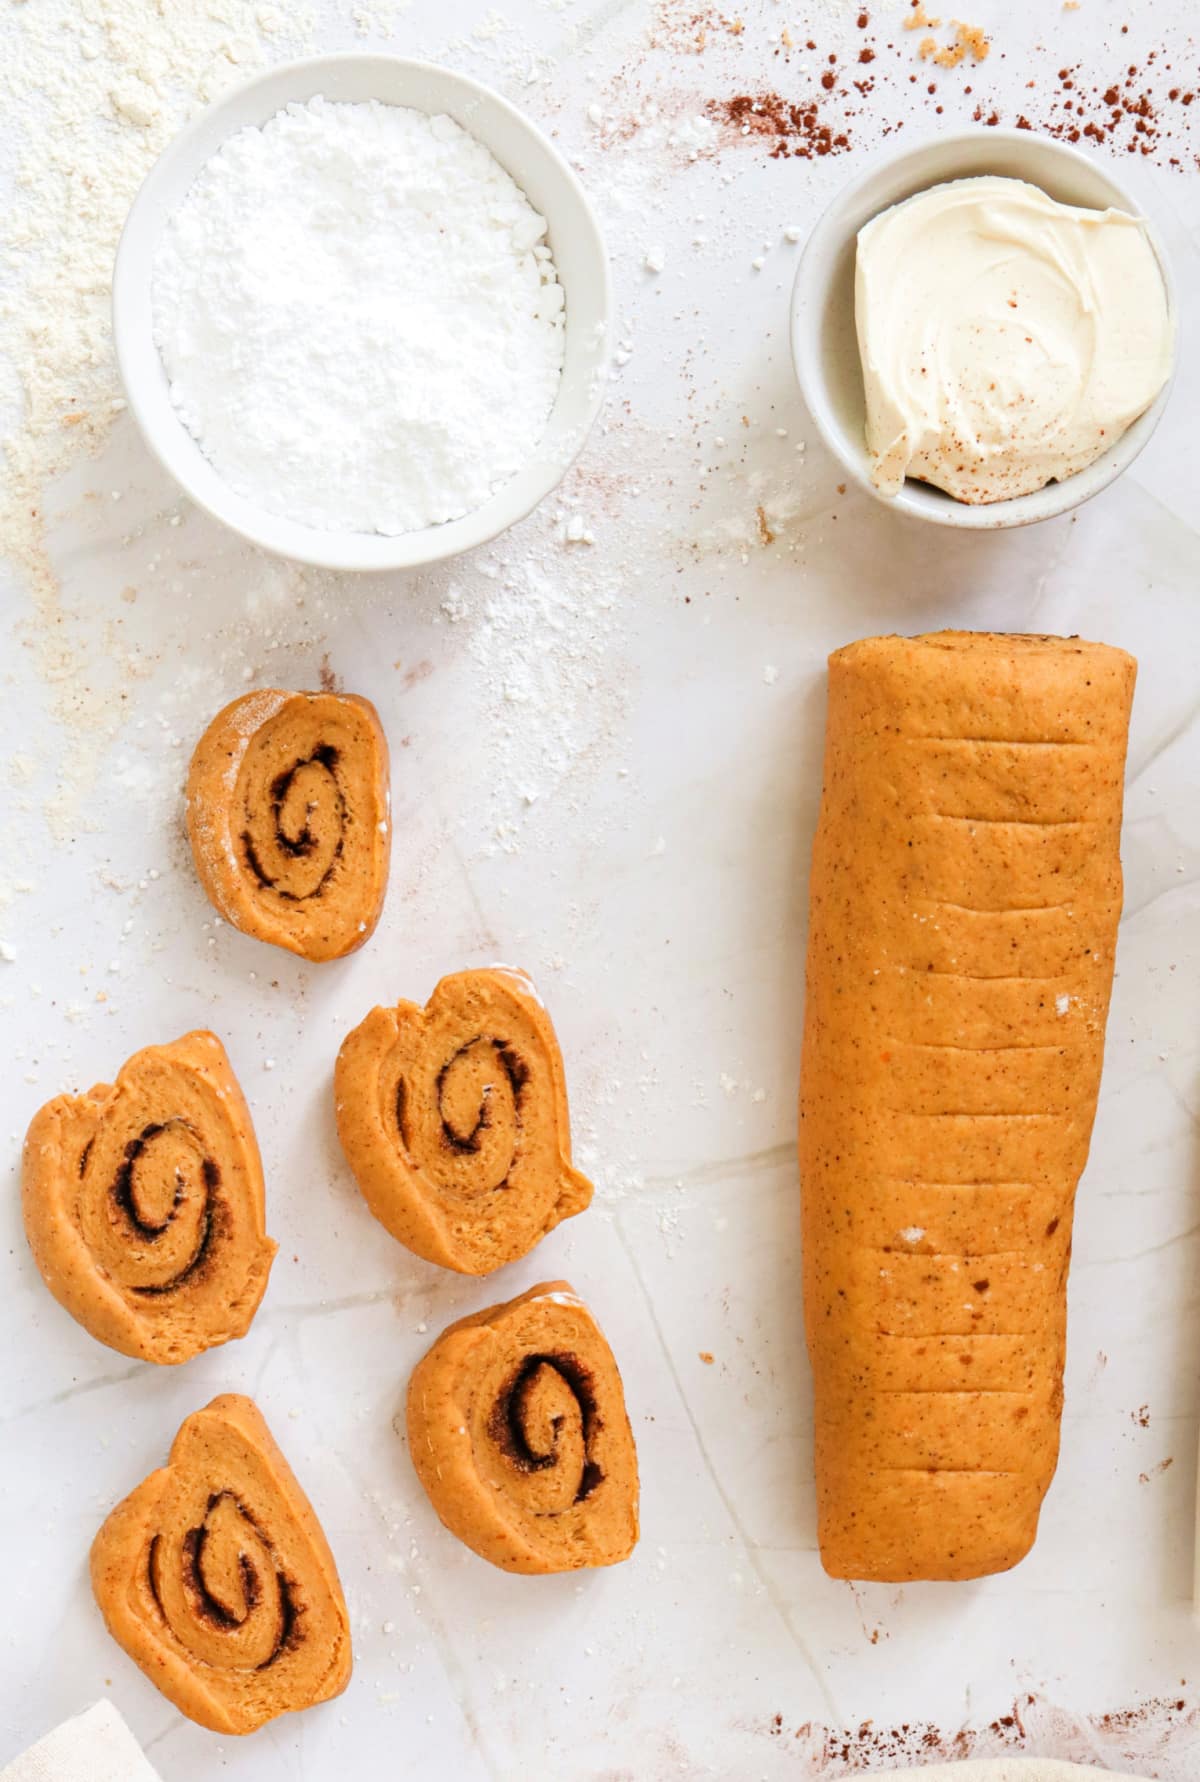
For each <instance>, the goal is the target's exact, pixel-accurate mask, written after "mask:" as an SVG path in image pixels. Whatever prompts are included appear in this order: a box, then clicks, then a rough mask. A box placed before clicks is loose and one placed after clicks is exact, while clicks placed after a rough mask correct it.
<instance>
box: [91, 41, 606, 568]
mask: <svg viewBox="0 0 1200 1782" xmlns="http://www.w3.org/2000/svg"><path fill="white" fill-rule="evenodd" d="M354 64H357V65H359V66H361V67H364V68H365V69H366V70H367V72H368V73H370V71H372V70H381V71H383V75H384V79H386V77H387V74H388V73H390V72H394V71H397V70H398V71H401V72H402V73H403V74H404V76H405V77H406V78H409V79H415V80H418V81H419V80H420V79H421V77H422V76H427V77H436V79H437V80H439V81H448V82H450V84H451V85H452V86H454V87H456V88H458V89H459V91H460V92H461V93H462V96H463V100H464V107H467V106H484V107H490V108H491V109H492V111H493V113H495V114H499V115H501V116H502V117H504V118H505V119H506V120H507V121H508V123H509V124H510V125H511V126H514V127H515V128H516V130H517V131H518V132H520V133H522V134H523V135H524V136H525V138H526V139H527V141H528V142H529V143H530V144H531V145H532V148H533V152H534V153H536V154H540V155H541V156H542V157H543V158H544V160H545V161H546V163H547V164H548V165H549V166H550V167H551V168H552V169H553V171H554V173H555V175H556V177H557V178H558V179H559V181H560V182H561V183H562V185H563V187H564V188H565V199H564V202H563V203H562V204H560V205H558V206H557V207H556V211H555V214H554V215H552V214H551V213H550V210H549V208H547V210H546V219H547V223H548V225H549V229H548V235H549V238H550V240H551V242H552V243H553V238H554V234H555V230H556V222H557V227H558V229H559V232H560V233H561V232H565V230H566V229H568V228H569V229H570V230H571V231H572V233H573V234H574V235H575V236H576V237H577V239H578V240H579V243H580V246H581V249H582V251H583V252H584V254H585V255H586V256H587V257H588V258H589V259H591V260H592V261H594V263H595V265H594V271H595V274H596V275H597V276H596V282H595V297H596V300H597V305H598V309H599V317H600V321H599V325H598V326H597V329H596V339H595V347H594V351H593V355H592V360H591V364H590V368H589V369H590V375H589V377H588V379H587V385H586V390H584V391H582V392H581V394H580V397H579V400H578V402H577V405H576V416H575V418H574V420H573V421H572V423H571V425H570V426H569V427H565V426H564V427H563V428H562V432H561V440H558V441H556V443H555V447H554V448H552V450H551V453H550V454H549V455H548V456H547V458H546V461H545V464H544V474H543V475H541V476H539V477H538V478H536V479H534V480H532V481H530V482H526V480H525V478H524V476H523V474H522V473H520V472H518V474H517V475H516V476H515V477H513V478H512V479H510V481H509V482H507V483H505V484H503V485H502V486H501V487H500V488H499V489H497V490H496V491H495V493H494V494H492V495H491V496H490V497H489V498H488V500H487V501H485V502H484V503H483V505H482V506H481V507H477V508H474V509H472V510H471V511H470V512H469V513H466V514H463V515H460V517H459V518H458V519H456V520H449V521H446V522H444V523H443V524H441V525H437V526H426V527H421V528H419V529H416V530H413V531H410V532H402V533H395V534H387V533H378V532H350V531H336V530H329V529H319V528H316V527H312V526H305V525H303V524H302V523H301V522H299V521H296V520H291V519H288V518H286V517H285V516H283V515H279V514H273V513H271V512H270V511H269V510H268V509H266V508H260V507H258V506H257V505H256V504H255V503H254V502H252V501H251V500H250V499H249V498H248V497H246V496H242V495H240V494H239V493H238V491H237V490H235V489H233V488H231V487H230V486H229V485H228V484H226V483H224V480H223V479H222V478H221V477H220V473H219V472H217V471H216V469H215V466H211V465H210V469H212V470H213V474H214V477H215V479H216V481H217V482H218V483H219V484H220V487H221V489H222V490H223V491H224V493H225V494H227V496H228V498H229V502H228V506H227V505H226V504H225V503H224V502H223V501H222V500H221V499H219V498H218V496H217V495H216V494H214V493H213V492H212V491H208V492H205V491H202V490H200V489H198V488H197V487H196V484H195V479H194V478H193V477H192V475H191V474H190V469H189V462H188V460H189V458H190V457H192V456H193V455H194V454H196V453H199V454H200V456H201V457H203V454H202V453H201V449H200V446H199V443H198V442H197V441H196V440H195V438H194V437H193V435H192V434H191V433H189V432H188V430H187V428H186V427H185V426H184V423H183V421H182V419H181V418H180V417H179V416H178V414H177V413H176V411H175V408H174V405H173V404H172V403H171V402H170V396H169V392H168V393H167V409H168V410H169V413H170V416H171V421H172V423H173V426H174V428H175V429H176V436H175V438H174V439H171V438H169V437H166V435H167V433H168V431H169V430H168V428H167V427H166V424H165V421H162V420H160V418H159V417H157V416H156V417H151V416H149V415H148V414H147V412H146V407H145V403H144V395H145V392H144V390H143V384H142V376H143V374H142V371H141V369H140V367H139V365H138V359H139V357H140V356H141V355H142V354H143V353H144V351H145V336H144V331H143V330H141V329H139V327H138V325H137V320H136V303H135V297H136V295H137V294H138V293H139V291H140V289H141V287H142V286H143V281H145V280H147V279H149V278H152V277H153V240H154V236H153V233H152V230H153V220H154V218H155V216H156V211H157V207H158V206H159V204H160V201H161V200H163V199H164V198H168V197H169V196H170V195H171V194H172V193H173V192H174V190H175V187H176V185H177V183H178V182H179V179H180V176H179V174H178V173H177V171H176V170H177V168H178V166H179V163H180V161H181V160H184V159H187V158H188V152H189V150H190V149H191V147H192V146H193V145H194V144H195V143H196V142H197V141H198V140H199V139H201V138H202V137H204V136H206V135H207V134H209V133H210V132H211V131H212V128H213V123H214V120H215V119H217V118H219V117H220V116H221V115H222V114H224V113H227V112H233V111H234V110H235V109H240V108H241V107H243V106H244V105H245V103H246V101H247V99H248V98H251V99H252V98H253V96H254V95H255V94H257V93H258V92H259V91H260V90H262V89H264V88H265V89H270V88H273V87H279V88H285V87H286V86H287V85H288V84H289V83H290V82H292V81H303V82H304V83H305V84H310V83H311V82H312V80H313V79H314V78H318V79H319V78H320V76H321V75H322V73H323V72H324V71H325V70H330V71H331V72H332V71H335V70H339V69H345V68H347V67H349V66H351V65H354ZM381 84H383V82H382V81H381ZM310 96H312V95H310ZM374 96H375V97H376V98H379V99H380V102H381V103H382V104H401V105H410V104H411V105H412V108H413V109H414V110H422V109H425V110H431V108H428V107H422V106H421V105H419V104H413V102H412V101H410V100H407V99H405V100H392V99H388V98H386V97H384V96H383V95H382V94H376V95H374ZM293 102H302V101H301V100H299V99H289V98H288V97H287V95H286V93H284V92H281V93H280V95H279V100H278V106H277V107H276V109H277V110H281V109H282V108H283V107H284V106H286V105H288V104H290V103H293ZM268 115H273V114H268ZM263 121H265V117H264V120H263ZM243 127H245V125H244V124H232V125H231V127H230V129H229V131H228V132H227V133H226V135H232V134H234V132H235V131H236V130H238V129H241V128H243ZM463 128H465V129H468V134H474V135H475V136H476V140H477V141H480V142H482V143H483V145H484V147H485V148H487V149H488V152H489V153H490V154H493V155H494V156H495V159H496V160H497V161H499V163H500V165H501V166H502V167H503V168H504V170H505V172H506V173H509V177H510V178H512V179H513V181H514V183H515V184H517V185H518V186H520V185H521V182H520V180H519V179H517V176H516V175H515V174H514V173H512V172H511V170H510V169H509V167H508V166H507V165H506V163H505V161H504V159H503V157H502V156H501V155H497V154H495V151H494V150H493V149H492V148H491V146H490V144H489V143H488V142H487V141H486V140H485V137H484V136H483V135H480V134H478V133H476V132H472V131H470V130H469V128H468V126H465V125H464V126H463ZM215 152H216V149H215V148H214V149H212V150H211V151H210V153H209V156H207V157H205V158H206V159H208V158H211V154H212V153H215ZM193 177H194V176H193ZM188 183H190V181H189V182H188ZM185 189H186V188H185ZM521 189H522V190H524V188H523V187H522V188H521ZM164 208H165V206H164ZM139 249H140V250H141V252H140V255H139V252H138V250H139ZM147 262H148V264H147ZM555 263H556V266H557V265H558V256H557V255H556V256H555ZM567 299H568V301H567V320H566V324H565V332H564V340H565V339H566V337H567V333H568V332H569V330H570V326H571V322H570V293H569V292H568V294H567ZM111 305H112V328H113V343H114V349H115V355H116V361H117V368H118V372H119V374H120V378H121V384H122V388H123V390H124V393H125V397H126V400H127V402H128V406H129V409H130V411H131V413H132V414H133V417H134V419H135V421H136V422H137V425H138V429H139V431H140V433H141V435H142V438H143V440H144V441H145V443H146V445H147V447H148V448H149V450H150V452H151V454H152V456H153V457H154V458H155V459H156V460H157V462H158V463H159V464H160V465H161V466H162V468H163V469H164V470H165V471H167V473H168V475H169V476H170V477H171V479H172V481H173V482H175V483H177V484H178V485H179V487H180V488H181V489H182V491H183V493H184V494H185V495H186V496H187V497H188V499H189V500H190V501H192V502H194V503H195V505H196V506H197V507H199V508H200V509H202V510H203V511H204V512H205V513H207V514H210V515H211V516H212V517H213V518H214V519H217V520H219V521H220V522H221V524H222V525H224V526H227V527H228V528H229V530H230V531H232V532H234V533H236V534H237V535H238V536H239V537H241V538H244V539H246V540H247V541H248V542H249V543H251V544H254V545H257V546H258V547H259V548H260V549H262V550H266V551H270V552H272V553H273V554H274V555H277V556H282V557H286V558H288V559H289V560H291V561H293V562H297V563H306V564H310V565H312V566H313V567H314V568H321V569H334V570H349V571H361V572H371V571H387V570H395V569H418V568H422V567H424V566H426V565H429V564H434V563H440V562H443V561H445V560H446V559H447V558H451V557H456V556H459V555H460V554H461V553H462V552H464V551H469V550H474V549H476V548H477V547H478V546H480V545H483V544H487V543H489V542H490V541H491V540H492V539H494V538H496V537H498V536H499V534H500V533H502V532H505V531H507V530H508V528H509V527H511V526H514V525H516V524H517V522H518V521H520V520H523V519H524V518H525V517H526V515H528V514H530V513H532V511H533V509H534V508H535V507H537V506H538V505H539V504H540V503H541V502H542V501H544V500H545V499H546V497H547V496H548V495H550V494H551V493H552V492H553V490H554V489H555V488H557V486H558V484H559V483H560V482H561V481H562V479H563V477H564V476H565V475H566V473H567V471H568V470H569V469H570V467H571V465H572V464H573V463H574V462H575V460H576V458H577V457H578V456H579V454H580V452H581V451H582V450H583V447H584V444H585V443H586V441H587V438H588V435H589V433H590V432H591V429H592V427H593V425H594V424H595V421H596V417H597V416H598V414H599V413H600V410H601V407H602V406H603V403H604V400H605V396H606V393H607V386H608V379H609V367H610V359H611V352H612V338H611V337H612V318H613V285H612V268H611V266H610V263H609V257H608V251H607V248H606V246H605V242H604V236H603V233H602V231H601V228H600V224H599V220H598V218H597V216H596V212H595V210H594V208H593V206H592V203H591V200H590V199H589V198H588V195H587V193H586V191H585V189H584V187H583V185H582V183H581V182H580V179H579V177H578V175H577V174H576V173H575V171H574V169H573V168H572V167H571V165H570V163H569V162H568V161H567V159H566V157H565V156H564V155H563V154H562V152H561V151H560V150H559V149H558V148H557V147H556V145H555V144H554V143H553V142H552V141H551V139H550V137H549V136H548V135H547V134H546V132H545V131H544V130H543V129H542V128H541V127H540V125H538V124H537V123H535V122H534V120H533V119H532V118H531V117H529V116H528V115H527V114H526V113H525V112H523V111H522V110H521V109H520V107H519V106H516V105H514V104H513V103H512V101H511V100H509V99H506V98H505V97H504V95H503V94H502V93H499V92H497V91H496V90H495V88H493V87H489V86H487V85H486V84H485V83H484V82H483V81H479V80H476V79H474V77H473V76H471V75H468V74H462V73H460V72H459V71H458V70H457V69H455V68H449V67H447V66H446V65H445V64H443V63H440V62H430V61H427V60H423V59H420V58H417V57H412V56H399V55H393V54H391V53H389V52H387V51H373V50H335V51H330V52H328V53H325V54H319V55H314V56H300V57H295V58H292V59H291V60H289V61H286V62H277V63H274V64H272V66H271V67H269V68H265V69H262V70H261V71H260V72H258V73H256V74H254V75H252V76H251V77H250V78H249V79H248V80H244V81H239V82H238V83H237V84H236V85H235V86H233V87H231V88H230V89H229V91H228V92H225V93H222V94H221V95H220V96H219V97H218V98H216V99H215V100H213V102H212V103H211V104H209V105H207V106H205V107H204V109H203V110H202V111H200V112H199V113H198V114H197V115H196V116H195V117H194V118H192V119H191V120H190V121H189V122H188V123H187V124H185V125H184V127H183V128H182V129H181V130H179V131H178V132H177V133H176V134H175V135H174V136H173V137H172V138H171V139H170V141H169V142H168V143H167V144H166V146H165V147H164V148H163V149H162V150H161V151H160V153H159V154H158V156H157V157H156V159H155V161H154V163H153V165H152V166H151V167H150V168H149V170H148V171H147V173H146V175H145V177H144V179H143V180H142V182H141V184H140V186H139V187H138V189H137V192H136V193H135V195H134V198H133V202H132V203H131V205H130V207H129V210H128V213H127V215H126V218H125V222H124V224H123V226H122V229H121V234H120V238H119V240H118V243H117V250H116V256H115V260H114V263H113V277H112V296H111ZM151 346H152V348H153V351H154V353H155V354H156V355H157V354H158V348H157V344H156V343H155V342H154V341H153V335H152V334H151ZM159 363H160V364H161V357H160V358H159ZM164 376H165V368H164ZM560 389H561V386H560ZM558 400H559V398H558V397H556V399H555V409H552V410H551V415H550V417H549V420H548V422H547V430H546V433H545V434H543V436H542V442H541V445H542V448H544V446H545V442H546V441H547V440H548V439H551V438H553V437H554V429H553V422H554V414H555V410H556V409H557V405H558ZM205 462H206V463H207V462H208V461H207V460H205ZM518 489H520V491H521V492H520V493H517V490H518ZM230 509H232V510H233V511H230Z"/></svg>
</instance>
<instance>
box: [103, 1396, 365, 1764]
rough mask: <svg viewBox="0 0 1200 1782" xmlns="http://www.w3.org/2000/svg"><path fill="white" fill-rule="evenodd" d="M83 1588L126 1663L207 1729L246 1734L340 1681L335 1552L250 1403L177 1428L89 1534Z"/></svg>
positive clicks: (342, 1644) (341, 1632)
mask: <svg viewBox="0 0 1200 1782" xmlns="http://www.w3.org/2000/svg"><path fill="white" fill-rule="evenodd" d="M92 1584H93V1589H94V1590H95V1594H96V1599H97V1601H98V1602H99V1604H100V1607H101V1609H102V1611H103V1613H104V1617H105V1620H106V1621H107V1623H108V1626H109V1631H110V1632H111V1633H112V1634H113V1636H114V1638H116V1639H117V1640H118V1642H119V1643H120V1644H121V1645H122V1646H123V1647H124V1649H125V1650H126V1651H127V1652H128V1653H129V1655H130V1657H131V1658H133V1659H134V1660H135V1661H136V1663H138V1664H139V1665H140V1666H141V1667H142V1669H143V1670H144V1671H145V1672H146V1674H147V1675H148V1676H149V1677H150V1678H151V1680H152V1681H153V1682H155V1683H157V1685H158V1687H159V1688H160V1689H161V1690H162V1691H163V1693H164V1694H165V1695H167V1696H168V1697H169V1698H170V1699H171V1700H172V1701H173V1702H174V1703H175V1704H176V1706H177V1707H179V1708H180V1709H181V1710H182V1711H183V1712H184V1713H185V1714H187V1715H189V1716H190V1717H191V1718H192V1719H193V1720H197V1721H199V1722H200V1724H201V1725H203V1726H209V1727H212V1728H213V1729H214V1730H216V1731H219V1732H234V1733H241V1732H251V1731H253V1729H254V1728H255V1727H257V1726H261V1725H262V1724H263V1722H264V1721H266V1720H270V1719H273V1718H274V1716H275V1715H277V1714H282V1713H285V1712H289V1711H291V1710H294V1709H297V1708H303V1707H307V1706H309V1705H310V1704H311V1703H312V1702H316V1701H324V1700H325V1699H326V1698H327V1697H329V1696H331V1695H336V1694H337V1693H338V1692H339V1691H340V1690H341V1689H343V1688H345V1685H346V1682H347V1680H348V1678H349V1675H350V1635H349V1624H348V1619H347V1615H346V1605H345V1601H344V1599H343V1597H342V1591H341V1585H340V1583H339V1581H338V1576H337V1569H336V1567H335V1565H334V1562H333V1556H332V1554H331V1553H330V1551H329V1548H328V1545H327V1544H326V1541H325V1537H324V1535H323V1534H322V1532H321V1528H320V1525H319V1523H318V1522H317V1519H316V1517H315V1515H314V1514H313V1511H312V1508H311V1506H310V1504H309V1503H308V1500H307V1499H306V1498H305V1496H304V1494H303V1492H302V1491H301V1490H300V1487H299V1485H298V1484H297V1483H296V1480H295V1477H294V1476H293V1474H292V1472H291V1470H290V1468H289V1467H288V1465H287V1462H286V1461H285V1459H284V1458H283V1455H282V1454H281V1453H280V1451H279V1449H278V1448H277V1447H276V1445H275V1443H274V1441H273V1440H272V1438H271V1435H270V1432H269V1430H268V1429H267V1426H266V1424H265V1422H264V1421H263V1418H262V1416H261V1414H260V1412H259V1411H258V1409H257V1407H256V1406H255V1405H254V1404H253V1402H252V1401H251V1400H250V1399H247V1398H242V1397H240V1396H238V1395H236V1394H228V1395H226V1396H225V1397H222V1398H217V1399H214V1400H213V1401H212V1403H211V1404H210V1405H208V1406H207V1407H206V1408H205V1409H204V1410H203V1411H197V1412H195V1413H194V1414H193V1415H192V1416H191V1417H189V1418H188V1419H187V1421H186V1422H185V1423H184V1424H183V1426H182V1427H181V1429H180V1431H179V1434H178V1435H177V1436H176V1438H175V1441H174V1443H173V1444H172V1447H171V1453H170V1457H169V1460H168V1462H167V1465H166V1466H165V1467H163V1468H161V1469H160V1470H159V1471H158V1472H156V1473H152V1474H151V1475H150V1477H149V1478H148V1479H146V1480H145V1481H144V1483H143V1484H141V1485H139V1486H138V1487H137V1489H136V1490H135V1491H134V1492H132V1493H131V1495H130V1496H129V1497H127V1498H126V1499H125V1501H124V1503H122V1504H120V1505H118V1507H117V1508H116V1509H115V1510H114V1511H113V1512H112V1514H111V1516H109V1518H108V1520H107V1521H106V1522H105V1524H104V1526H103V1527H102V1528H101V1530H100V1532H99V1534H98V1535H97V1536H96V1540H95V1542H94V1543H93V1547H92Z"/></svg>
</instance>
